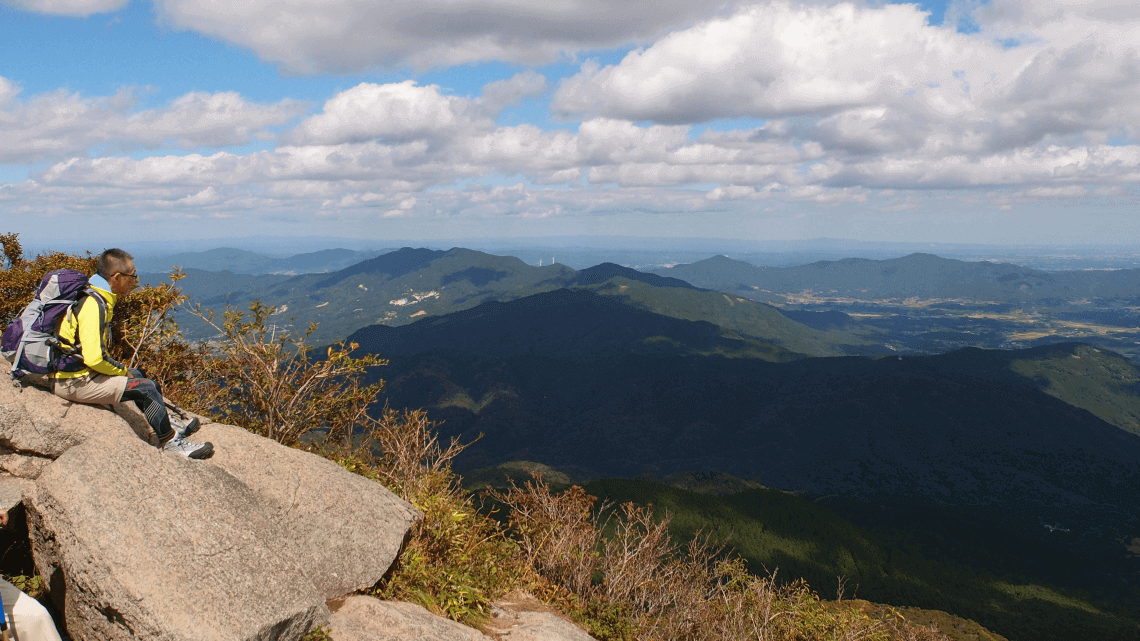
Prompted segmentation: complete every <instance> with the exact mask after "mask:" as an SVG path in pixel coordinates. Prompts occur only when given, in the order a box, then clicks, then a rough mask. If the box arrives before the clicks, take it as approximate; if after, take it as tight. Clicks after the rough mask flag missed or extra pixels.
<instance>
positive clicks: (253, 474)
mask: <svg viewBox="0 0 1140 641" xmlns="http://www.w3.org/2000/svg"><path fill="white" fill-rule="evenodd" d="M193 438H194V440H197V441H210V442H211V443H213V444H214V452H215V454H214V456H213V457H212V458H211V459H209V461H208V463H209V464H211V465H213V466H216V467H218V468H220V469H222V470H225V471H226V472H228V473H229V474H230V475H232V476H233V477H234V478H236V479H238V480H239V481H241V482H242V483H244V484H245V485H247V486H248V487H249V488H250V489H251V490H253V491H254V492H255V493H257V494H258V495H259V496H260V497H261V502H262V505H264V506H265V508H266V512H267V515H268V518H269V520H270V530H271V532H273V533H275V534H276V535H277V539H276V540H275V541H274V542H273V547H275V548H277V549H280V550H281V551H282V552H283V553H284V554H285V555H287V556H289V557H290V558H292V559H294V560H295V561H296V562H297V563H298V564H299V565H300V566H301V568H302V569H303V570H304V571H305V573H306V575H307V576H308V578H309V580H310V581H311V582H312V583H313V584H314V585H316V586H317V588H319V589H320V590H321V592H322V594H324V596H325V598H333V597H338V596H341V595H343V594H347V593H349V592H354V591H356V590H360V589H363V588H367V587H370V586H372V585H375V584H376V582H377V581H379V580H380V579H381V578H382V577H383V576H384V574H385V573H386V572H387V571H388V569H389V568H390V567H391V566H392V563H393V562H394V561H395V560H396V556H397V555H398V554H399V553H400V547H401V546H402V545H403V541H404V536H405V534H406V533H407V532H408V530H409V529H410V528H411V526H412V525H413V524H414V523H415V522H416V521H417V520H418V519H419V518H420V512H419V510H417V509H415V508H414V507H412V506H411V505H409V504H408V503H406V502H405V501H403V500H401V499H400V498H399V497H397V496H396V495H394V494H392V493H391V492H389V491H388V490H387V489H386V488H385V487H384V486H382V485H380V484H379V483H376V482H374V481H371V480H369V479H366V478H364V477H362V476H360V475H357V474H352V473H350V472H347V471H345V469H344V468H342V467H341V466H339V465H337V464H336V463H333V462H332V461H329V460H328V459H324V458H321V457H320V456H317V455H315V454H310V453H308V452H303V451H301V450H297V449H293V448H290V447H283V446H281V445H279V444H278V443H276V442H275V441H271V440H269V439H267V438H263V437H260V436H257V435H255V434H251V433H250V432H248V431H246V430H244V429H242V428H240V427H234V426H232V425H224V424H222V423H210V424H207V425H203V426H202V429H201V431H199V432H198V433H197V434H195V435H194V437H193Z"/></svg>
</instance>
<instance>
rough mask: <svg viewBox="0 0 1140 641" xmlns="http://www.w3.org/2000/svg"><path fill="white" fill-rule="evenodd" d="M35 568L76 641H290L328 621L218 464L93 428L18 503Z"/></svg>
mask: <svg viewBox="0 0 1140 641" xmlns="http://www.w3.org/2000/svg"><path fill="white" fill-rule="evenodd" d="M28 507H29V510H28V519H29V530H30V532H31V537H32V548H33V551H34V553H35V558H36V569H37V571H38V572H39V573H40V575H42V576H43V577H44V578H45V580H47V582H48V586H49V588H50V589H51V592H52V598H53V599H54V600H55V601H56V604H57V605H58V606H60V607H61V608H62V610H63V613H64V618H65V620H66V624H67V630H68V633H69V634H70V635H71V636H72V637H74V638H77V639H80V638H85V639H107V640H117V639H123V640H126V639H170V640H175V639H185V640H186V641H197V640H207V639H209V640H214V639H216V640H219V641H221V640H223V639H224V640H227V641H229V640H234V641H236V640H239V639H241V640H245V639H249V640H254V639H257V640H262V639H264V640H270V639H297V638H300V636H302V635H303V634H304V633H305V631H307V630H308V629H309V628H311V627H313V626H314V625H317V624H320V623H323V622H324V620H325V619H326V617H327V616H328V612H327V609H326V607H325V599H324V595H323V594H321V592H320V591H319V590H317V588H316V587H315V586H314V585H312V584H311V583H309V582H308V581H306V580H305V579H304V572H303V571H302V570H301V568H300V567H299V566H297V565H296V564H295V563H294V562H293V560H292V559H290V558H289V557H288V556H286V555H284V554H282V550H280V549H276V548H274V547H272V541H267V538H269V537H267V536H266V533H267V532H269V529H270V528H271V527H272V525H271V523H270V521H269V519H268V518H267V515H266V512H265V510H264V509H263V507H262V505H261V497H260V496H258V495H257V493H255V492H253V491H252V490H250V489H249V487H247V486H246V485H245V484H243V483H241V482H240V481H238V480H237V479H235V478H234V477H232V476H230V475H229V474H227V473H225V472H224V471H222V470H220V469H218V468H216V467H214V466H211V465H209V464H206V463H203V462H201V461H192V460H189V459H186V458H183V457H180V456H177V455H174V454H168V453H165V452H162V451H161V450H158V449H156V448H154V447H152V446H150V445H148V444H146V443H143V442H142V441H140V440H139V439H137V438H134V437H124V436H122V435H120V434H111V433H108V434H97V435H93V436H91V437H89V438H88V439H87V441H86V442H85V443H83V444H82V445H78V446H76V447H73V448H72V449H71V450H69V451H68V452H66V453H65V454H64V455H63V456H61V457H59V459H57V460H56V461H55V462H54V463H52V464H51V465H50V466H48V468H47V469H46V470H44V473H43V474H41V475H40V478H39V479H38V480H37V481H36V489H35V491H34V493H33V494H32V496H31V497H30V504H29V505H28Z"/></svg>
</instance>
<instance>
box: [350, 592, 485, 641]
mask: <svg viewBox="0 0 1140 641" xmlns="http://www.w3.org/2000/svg"><path fill="white" fill-rule="evenodd" d="M328 632H329V638H330V639H332V641H491V639H490V637H488V636H487V635H485V634H483V633H482V632H479V631H478V630H475V629H473V628H469V627H467V626H465V625H462V624H459V623H456V622H454V621H451V620H450V619H445V618H443V617H441V616H437V615H435V614H432V613H431V612H428V611H427V610H426V609H425V608H424V607H423V606H420V605H415V604H414V603H404V602H402V601H381V600H380V599H376V598H373V597H370V596H360V595H356V596H351V597H348V598H347V599H345V601H344V604H343V605H341V606H340V607H339V608H337V610H336V611H335V612H333V613H332V617H331V619H330V620H329V625H328Z"/></svg>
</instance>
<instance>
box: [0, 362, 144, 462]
mask: <svg viewBox="0 0 1140 641" xmlns="http://www.w3.org/2000/svg"><path fill="white" fill-rule="evenodd" d="M105 432H117V433H120V434H123V435H130V436H135V435H136V432H135V430H134V429H133V428H132V426H131V425H130V424H129V423H127V422H126V421H124V420H123V419H122V418H120V417H119V416H117V415H116V414H114V413H112V412H108V411H107V410H106V409H105V408H102V407H97V406H94V405H84V404H81V403H72V402H70V401H65V400H63V399H62V398H60V397H58V396H56V395H55V394H52V393H51V392H49V391H47V390H44V389H41V388H39V387H36V386H34V385H28V386H25V387H22V388H21V387H14V386H12V385H10V384H8V383H7V381H3V382H0V448H3V449H4V450H6V451H5V452H4V453H6V454H12V453H14V454H18V455H21V456H25V457H28V456H30V457H37V458H46V459H55V458H58V457H59V456H60V455H61V454H63V453H64V452H66V451H67V450H69V449H71V448H72V447H74V446H76V445H79V444H80V443H82V442H83V441H85V440H86V439H87V438H88V437H90V436H91V435H93V434H101V433H105Z"/></svg>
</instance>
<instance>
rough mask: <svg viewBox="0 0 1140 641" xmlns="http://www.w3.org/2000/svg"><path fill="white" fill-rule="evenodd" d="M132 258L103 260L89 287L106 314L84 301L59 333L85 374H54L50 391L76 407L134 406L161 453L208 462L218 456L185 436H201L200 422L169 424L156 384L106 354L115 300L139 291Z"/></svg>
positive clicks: (111, 254)
mask: <svg viewBox="0 0 1140 641" xmlns="http://www.w3.org/2000/svg"><path fill="white" fill-rule="evenodd" d="M138 282H139V277H138V273H137V272H136V271H135V262H134V257H132V256H131V255H130V254H128V253H127V252H125V251H123V250H121V249H108V250H106V251H104V252H103V253H102V254H99V259H98V261H97V262H96V268H95V275H94V276H92V277H91V279H90V280H89V281H88V284H89V285H90V286H91V288H92V289H94V290H95V293H96V295H98V296H99V297H100V298H101V299H103V301H104V302H105V303H106V306H105V307H106V312H105V313H104V312H103V311H102V310H100V306H99V303H98V301H96V300H94V299H93V298H92V297H90V296H88V297H84V298H83V299H82V300H81V301H80V303H79V305H78V312H77V313H75V314H72V313H71V312H68V314H67V316H66V317H65V318H64V320H63V323H62V324H61V325H60V328H59V341H60V343H62V344H63V345H65V346H69V347H72V348H77V349H79V351H80V353H81V354H82V355H83V364H84V366H85V367H84V368H83V369H81V370H79V371H76V372H55V373H53V374H52V375H51V376H52V378H53V379H54V380H53V381H52V390H53V391H54V392H55V394H56V395H57V396H61V397H63V398H65V399H67V400H69V401H74V402H76V403H91V404H94V405H105V404H115V403H121V402H123V401H134V402H135V405H136V406H138V408H139V410H140V411H141V412H142V413H143V414H144V415H145V416H146V420H147V422H148V423H149V424H150V427H151V429H153V430H154V433H155V435H156V436H158V442H159V447H161V448H163V449H164V450H166V451H168V452H175V453H177V454H181V455H183V456H188V457H190V458H195V459H200V458H206V457H208V456H210V455H211V454H213V453H214V446H213V445H212V444H210V443H201V444H199V443H193V442H191V441H189V440H187V439H186V437H187V436H189V435H190V434H193V433H194V432H196V431H197V430H198V419H196V418H194V419H190V420H189V421H180V420H173V421H172V420H171V417H170V415H169V414H168V413H167V411H166V404H165V403H164V402H163V399H162V393H161V391H160V390H159V388H158V385H156V384H155V382H154V381H152V380H150V379H148V378H146V376H145V374H143V373H142V372H141V371H140V370H137V369H130V370H128V369H127V368H125V367H123V366H122V365H121V364H119V363H117V362H116V361H115V360H114V359H112V358H111V356H110V355H109V354H107V351H106V345H107V343H108V342H109V340H108V339H109V338H110V331H111V329H110V328H111V318H112V314H113V312H114V308H115V300H116V299H117V298H118V297H119V296H124V295H126V294H127V293H129V292H130V291H131V290H132V289H134V288H135V286H136V285H138Z"/></svg>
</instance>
